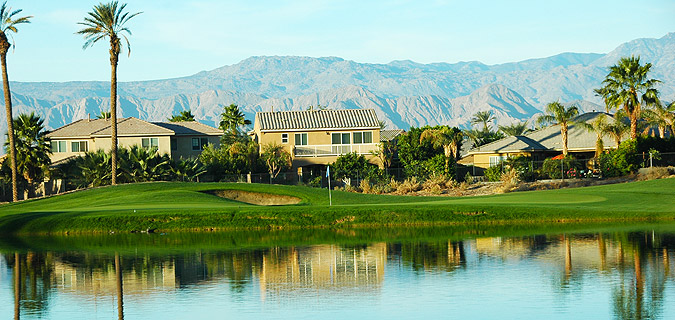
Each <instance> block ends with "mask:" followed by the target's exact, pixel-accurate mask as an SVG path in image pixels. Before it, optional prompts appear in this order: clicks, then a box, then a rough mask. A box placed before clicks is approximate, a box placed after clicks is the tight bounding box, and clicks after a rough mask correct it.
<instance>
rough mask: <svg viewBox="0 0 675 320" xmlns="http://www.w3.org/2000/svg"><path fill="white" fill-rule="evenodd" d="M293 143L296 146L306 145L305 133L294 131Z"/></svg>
mask: <svg viewBox="0 0 675 320" xmlns="http://www.w3.org/2000/svg"><path fill="white" fill-rule="evenodd" d="M295 145H296V146H306V145H307V134H306V133H296V134H295Z"/></svg>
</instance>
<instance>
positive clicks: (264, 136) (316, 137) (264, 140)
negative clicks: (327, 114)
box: [256, 129, 380, 168]
mask: <svg viewBox="0 0 675 320" xmlns="http://www.w3.org/2000/svg"><path fill="white" fill-rule="evenodd" d="M364 131H368V132H372V134H373V140H372V141H373V142H372V143H374V144H378V143H379V142H380V129H368V130H364V129H361V130H358V129H354V130H330V131H287V132H260V131H259V130H256V138H257V141H258V144H259V145H260V151H261V152H262V147H263V146H264V145H266V144H270V143H276V144H279V145H282V146H283V147H284V149H285V150H286V151H287V152H288V153H290V154H291V155H292V156H293V168H298V167H302V166H308V165H315V164H329V163H332V162H335V160H336V159H337V156H335V155H328V156H303V157H296V156H294V154H295V134H296V133H307V146H317V145H318V146H330V145H331V144H332V134H333V133H350V134H351V135H350V142H351V143H352V145H354V144H353V142H354V141H353V133H354V132H364ZM284 133H285V134H288V142H287V143H282V135H283V134H284ZM365 156H366V158H367V159H369V160H370V161H371V162H372V163H376V164H378V165H379V161H378V160H379V159H377V157H373V156H372V155H370V154H366V155H365ZM373 158H375V159H373Z"/></svg>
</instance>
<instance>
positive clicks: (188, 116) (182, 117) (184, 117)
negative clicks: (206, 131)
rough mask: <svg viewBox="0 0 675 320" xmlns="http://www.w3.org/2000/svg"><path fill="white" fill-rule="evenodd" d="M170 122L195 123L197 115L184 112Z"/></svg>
mask: <svg viewBox="0 0 675 320" xmlns="http://www.w3.org/2000/svg"><path fill="white" fill-rule="evenodd" d="M169 121H170V122H183V121H195V115H194V114H192V111H190V110H183V111H181V112H180V113H179V114H178V115H173V116H171V118H169Z"/></svg>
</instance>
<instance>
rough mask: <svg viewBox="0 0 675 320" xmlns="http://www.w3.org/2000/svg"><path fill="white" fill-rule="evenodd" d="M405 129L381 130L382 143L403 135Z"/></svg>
mask: <svg viewBox="0 0 675 320" xmlns="http://www.w3.org/2000/svg"><path fill="white" fill-rule="evenodd" d="M404 132H405V130H403V129H393V130H380V141H391V140H394V139H395V138H396V137H398V136H400V135H401V134H403V133H404Z"/></svg>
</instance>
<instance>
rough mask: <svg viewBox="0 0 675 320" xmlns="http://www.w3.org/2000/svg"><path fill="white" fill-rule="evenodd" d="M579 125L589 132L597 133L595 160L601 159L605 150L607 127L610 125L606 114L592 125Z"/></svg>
mask: <svg viewBox="0 0 675 320" xmlns="http://www.w3.org/2000/svg"><path fill="white" fill-rule="evenodd" d="M577 125H579V126H581V127H583V128H585V129H586V130H588V131H589V132H595V135H596V139H595V158H599V157H600V155H601V154H602V151H603V150H604V149H605V142H604V141H603V140H602V138H603V136H604V135H605V134H606V133H607V126H608V125H609V123H608V122H607V116H606V115H605V114H600V115H598V116H597V117H596V118H595V119H593V121H591V122H590V123H588V122H579V123H577Z"/></svg>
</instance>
